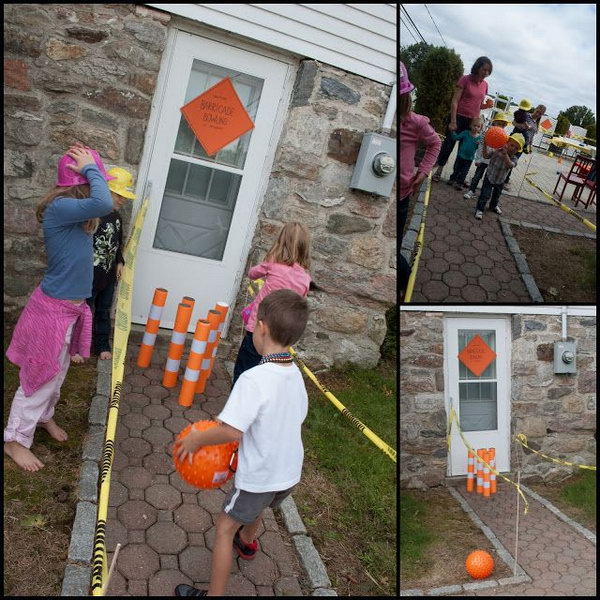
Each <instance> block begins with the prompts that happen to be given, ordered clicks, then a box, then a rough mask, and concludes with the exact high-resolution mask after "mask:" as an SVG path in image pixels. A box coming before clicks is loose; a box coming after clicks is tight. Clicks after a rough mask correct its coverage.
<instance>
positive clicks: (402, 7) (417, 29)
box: [400, 4, 427, 44]
mask: <svg viewBox="0 0 600 600" xmlns="http://www.w3.org/2000/svg"><path fill="white" fill-rule="evenodd" d="M400 9H401V10H403V11H404V14H405V15H406V18H407V19H408V21H409V22H410V24H411V25H412V26H413V28H414V29H415V31H416V32H417V35H418V36H419V37H420V38H421V40H422V41H423V42H424V43H425V44H426V43H427V42H426V41H425V38H424V37H423V36H422V35H421V32H420V31H419V28H418V27H417V26H416V25H415V22H414V21H413V20H412V18H411V16H410V15H409V14H408V12H407V10H406V8H404V6H403V5H402V4H401V5H400ZM404 26H405V27H406V22H405V23H404Z"/></svg>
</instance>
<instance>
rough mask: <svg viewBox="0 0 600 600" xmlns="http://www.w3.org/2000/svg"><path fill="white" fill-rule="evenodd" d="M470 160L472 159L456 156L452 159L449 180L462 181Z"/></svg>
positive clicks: (467, 170) (469, 166)
mask: <svg viewBox="0 0 600 600" xmlns="http://www.w3.org/2000/svg"><path fill="white" fill-rule="evenodd" d="M472 162H473V161H472V160H467V159H466V158H461V157H460V156H457V157H456V160H455V161H454V171H452V175H450V180H451V181H454V182H455V183H464V182H465V177H466V176H467V173H468V172H469V169H470V168H471V163H472Z"/></svg>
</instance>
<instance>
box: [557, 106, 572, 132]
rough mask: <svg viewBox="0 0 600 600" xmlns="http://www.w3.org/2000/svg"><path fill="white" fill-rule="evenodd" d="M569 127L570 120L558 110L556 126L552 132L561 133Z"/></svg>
mask: <svg viewBox="0 0 600 600" xmlns="http://www.w3.org/2000/svg"><path fill="white" fill-rule="evenodd" d="M569 127H571V122H570V121H569V119H568V118H567V117H566V116H565V114H564V113H563V112H562V111H561V112H559V113H558V117H557V119H556V127H555V128H554V133H555V134H556V135H563V134H565V133H567V131H568V129H569Z"/></svg>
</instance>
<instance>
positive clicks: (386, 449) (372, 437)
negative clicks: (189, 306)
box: [248, 279, 397, 462]
mask: <svg viewBox="0 0 600 600" xmlns="http://www.w3.org/2000/svg"><path fill="white" fill-rule="evenodd" d="M258 281H261V280H258V279H257V280H256V281H255V282H251V283H250V286H249V287H248V291H249V293H250V294H251V295H254V293H255V292H254V289H253V287H252V284H253V283H256V282H258ZM261 286H262V283H261V284H259V286H258V287H259V289H260V287H261ZM288 350H289V351H290V354H291V355H292V356H293V357H294V360H295V361H296V362H297V363H298V366H299V367H300V368H301V369H302V370H303V371H304V372H305V373H306V375H307V376H308V377H309V379H310V380H311V381H312V382H313V383H314V384H315V385H316V386H317V387H318V388H319V390H320V391H321V392H323V394H324V395H325V397H326V398H327V399H328V400H330V401H331V403H332V404H333V405H334V406H335V407H336V408H337V409H338V410H339V411H340V412H341V413H342V414H343V415H344V416H345V417H347V418H348V420H349V421H350V423H352V425H354V426H355V427H356V428H357V429H358V430H359V431H360V432H362V433H363V434H364V435H365V436H366V437H367V438H368V439H369V440H371V441H372V442H373V443H374V444H375V445H376V446H377V447H378V448H379V449H380V450H381V451H382V452H384V453H385V454H387V456H389V457H390V458H391V459H392V460H393V461H394V462H396V460H397V459H396V450H394V449H393V448H392V447H391V446H390V445H389V444H386V443H385V442H384V441H383V440H382V439H381V438H380V437H379V436H378V435H377V434H375V433H374V432H373V431H371V429H369V428H368V427H367V426H366V425H365V424H364V423H363V422H361V421H360V420H359V419H357V418H356V417H355V416H354V415H353V414H352V413H351V412H350V411H349V410H348V409H347V408H346V407H345V406H344V405H343V404H342V403H341V402H340V401H339V400H338V399H337V398H336V397H335V396H334V395H333V394H332V393H331V392H330V391H329V390H328V389H327V388H326V387H325V386H324V385H323V384H322V383H321V382H320V381H319V380H318V379H317V377H316V376H315V374H314V373H313V372H312V371H311V370H310V369H309V368H308V367H307V366H306V364H304V361H303V360H302V359H301V358H300V357H299V356H298V353H297V352H296V351H295V350H294V349H293V348H292V347H291V346H290V347H289V348H288Z"/></svg>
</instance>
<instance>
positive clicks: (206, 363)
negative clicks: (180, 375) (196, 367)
mask: <svg viewBox="0 0 600 600" xmlns="http://www.w3.org/2000/svg"><path fill="white" fill-rule="evenodd" d="M209 367H210V358H205V359H204V360H203V361H202V366H201V367H200V368H201V369H202V370H203V371H206V370H207V369H208V368H209Z"/></svg>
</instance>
